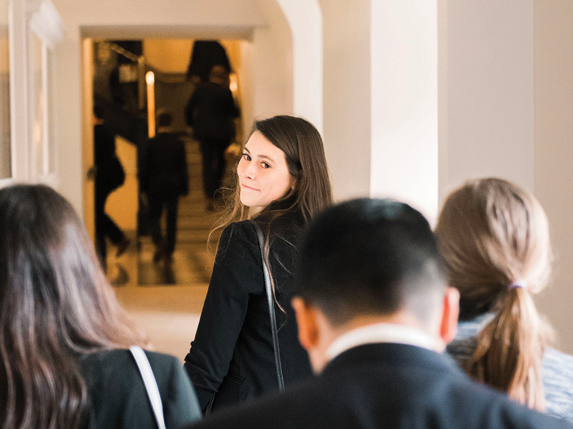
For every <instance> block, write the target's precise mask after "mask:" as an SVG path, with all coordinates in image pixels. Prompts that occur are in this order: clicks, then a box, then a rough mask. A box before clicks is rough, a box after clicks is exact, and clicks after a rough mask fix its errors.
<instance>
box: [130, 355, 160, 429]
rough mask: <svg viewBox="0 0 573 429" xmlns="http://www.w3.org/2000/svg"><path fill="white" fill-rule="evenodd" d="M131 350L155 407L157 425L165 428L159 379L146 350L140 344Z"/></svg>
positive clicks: (152, 405) (148, 395)
mask: <svg viewBox="0 0 573 429" xmlns="http://www.w3.org/2000/svg"><path fill="white" fill-rule="evenodd" d="M129 351H130V352H131V354H132V355H133V358H134V359H135V362H136V363H137V368H138V369H139V373H140V374H141V378H143V384H144V385H145V390H146V391H147V397H148V398H149V402H150V403H151V408H152V409H153V415H154V416H155V421H156V422H157V427H158V428H159V429H165V418H164V417H163V404H162V403H161V394H160V393H159V387H157V381H156V380H155V376H154V375H153V370H152V369H151V365H150V364H149V360H148V359H147V356H145V352H144V351H143V349H142V348H141V347H139V346H131V347H130V348H129Z"/></svg>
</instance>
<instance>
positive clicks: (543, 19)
mask: <svg viewBox="0 0 573 429" xmlns="http://www.w3.org/2000/svg"><path fill="white" fill-rule="evenodd" d="M533 4H534V9H533V10H534V59H535V74H534V76H535V81H534V82H535V104H534V106H535V194H536V196H537V197H538V198H539V200H540V201H541V204H542V205H543V207H544V208H545V211H546V212H547V216H548V218H549V223H550V226H551V236H552V240H553V245H554V250H555V253H556V263H555V268H556V272H555V276H554V281H553V284H552V285H551V287H550V288H549V289H548V290H547V291H546V293H545V294H543V295H542V296H541V299H540V308H541V309H542V310H543V311H544V312H545V314H547V315H548V316H549V319H550V320H551V321H552V322H553V324H554V326H555V327H556V328H557V329H556V330H557V332H558V334H559V337H560V340H561V341H560V344H561V346H562V348H563V349H564V350H566V351H567V352H569V353H573V330H571V323H572V321H573V320H572V318H571V303H573V286H572V285H573V264H572V263H571V261H573V221H572V219H573V215H572V214H573V191H572V189H573V168H572V163H573V120H572V119H571V118H572V117H573V3H572V2H571V1H569V0H553V1H551V2H546V1H543V0H535V1H534V2H533Z"/></svg>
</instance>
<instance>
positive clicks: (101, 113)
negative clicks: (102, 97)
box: [94, 104, 105, 119]
mask: <svg viewBox="0 0 573 429" xmlns="http://www.w3.org/2000/svg"><path fill="white" fill-rule="evenodd" d="M94 116H95V117H96V118H98V119H105V110H104V108H103V107H102V106H100V105H98V104H96V105H94Z"/></svg>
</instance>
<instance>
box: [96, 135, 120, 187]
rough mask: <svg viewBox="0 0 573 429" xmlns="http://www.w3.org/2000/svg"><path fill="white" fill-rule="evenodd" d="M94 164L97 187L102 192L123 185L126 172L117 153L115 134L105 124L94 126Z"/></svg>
mask: <svg viewBox="0 0 573 429" xmlns="http://www.w3.org/2000/svg"><path fill="white" fill-rule="evenodd" d="M94 165H95V167H96V172H95V184H96V189H98V190H99V191H100V192H102V193H108V192H109V191H111V190H113V189H115V188H117V187H119V186H121V185H123V182H124V181H125V172H124V170H123V166H122V165H121V162H120V161H119V159H118V157H117V155H116V153H115V134H114V133H113V132H112V131H111V130H110V129H109V128H108V127H107V126H106V125H105V124H100V125H95V126H94Z"/></svg>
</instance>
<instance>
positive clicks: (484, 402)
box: [196, 344, 571, 429]
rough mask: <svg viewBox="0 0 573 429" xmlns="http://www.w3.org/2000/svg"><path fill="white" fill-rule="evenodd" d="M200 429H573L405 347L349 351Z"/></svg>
mask: <svg viewBox="0 0 573 429" xmlns="http://www.w3.org/2000/svg"><path fill="white" fill-rule="evenodd" d="M196 427H197V428H201V429H203V428H224V427H237V428H238V427H244V428H247V427H248V428H251V427H256V428H264V427H273V428H284V429H287V428H313V429H321V428H325V429H326V428H348V429H350V428H353V429H354V428H415V429H430V428H432V429H450V428H451V429H459V428H469V429H482V428H490V429H491V428H500V429H501V428H508V429H510V428H511V429H514V428H526V429H532V428H538V429H554V428H555V429H556V428H571V426H570V425H569V423H567V422H565V421H562V420H557V419H554V418H551V417H549V416H546V415H542V414H540V413H537V412H534V411H532V410H529V409H527V408H525V407H522V406H520V405H519V404H517V403H514V402H512V401H510V400H509V399H508V398H507V397H506V396H505V395H503V394H501V393H498V392H495V391H493V390H491V389H489V388H487V387H485V386H483V385H478V384H476V383H474V382H472V381H471V380H470V379H469V378H468V377H466V376H465V375H464V374H463V373H462V372H461V371H459V370H458V369H457V368H456V366H455V364H454V363H453V362H452V361H451V360H450V359H449V358H447V357H446V356H443V355H439V354H437V353H435V352H432V351H429V350H425V349H421V348H419V347H414V346H408V345H402V344H370V345H364V346H359V347H356V348H354V349H351V350H348V351H346V352H344V353H343V354H341V355H340V356H338V357H337V358H336V359H335V360H334V361H332V362H331V363H330V364H328V365H327V367H326V368H325V370H324V372H323V374H322V375H320V376H318V377H316V378H314V379H312V380H310V381H307V382H304V383H302V384H299V385H298V386H296V387H294V388H292V389H290V390H288V391H287V392H286V393H284V394H282V395H275V396H272V397H268V398H266V399H264V400H261V401H259V402H257V403H254V404H251V405H245V406H242V407H240V408H237V409H235V410H228V411H225V412H222V413H221V414H219V415H215V416H213V417H212V418H209V419H206V420H205V421H204V422H202V423H201V424H199V425H198V426H196Z"/></svg>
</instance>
